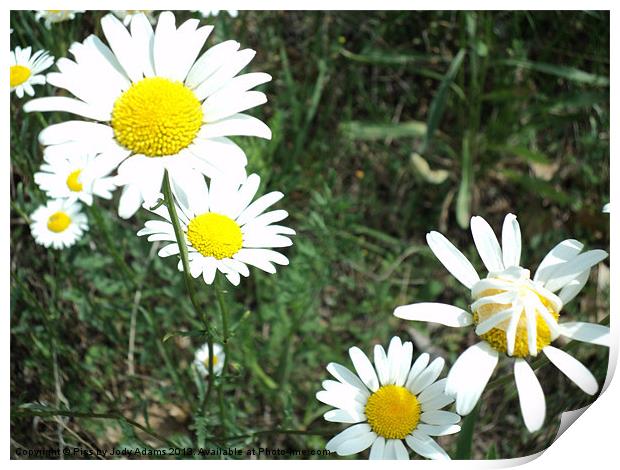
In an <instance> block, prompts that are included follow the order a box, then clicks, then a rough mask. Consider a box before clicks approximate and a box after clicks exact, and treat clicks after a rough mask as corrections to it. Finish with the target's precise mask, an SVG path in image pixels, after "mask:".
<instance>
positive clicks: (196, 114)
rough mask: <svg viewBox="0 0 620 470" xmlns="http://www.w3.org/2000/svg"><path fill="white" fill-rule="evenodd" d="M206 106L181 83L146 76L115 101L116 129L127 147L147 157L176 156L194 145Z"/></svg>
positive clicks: (113, 113) (112, 122) (113, 117)
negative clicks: (190, 145)
mask: <svg viewBox="0 0 620 470" xmlns="http://www.w3.org/2000/svg"><path fill="white" fill-rule="evenodd" d="M202 117H203V113H202V106H201V104H200V101H198V98H196V95H194V92H193V91H192V90H190V89H189V88H187V87H186V86H185V85H183V83H181V82H174V81H171V80H168V79H166V78H161V77H151V78H144V79H142V80H140V81H139V82H136V83H134V84H132V85H131V87H130V88H129V89H128V90H127V91H125V92H124V93H123V94H122V95H121V96H120V97H119V98H118V99H117V100H116V102H115V103H114V108H113V109H112V121H111V124H112V128H113V129H114V136H115V137H116V140H118V142H119V143H120V144H121V145H123V146H124V147H125V148H127V149H129V150H131V151H132V152H134V153H136V154H142V155H146V156H147V157H162V156H164V155H175V154H177V153H178V152H179V151H181V150H183V149H184V148H185V147H187V146H188V145H189V144H191V143H192V142H193V141H194V139H195V138H196V135H197V134H198V130H199V129H200V126H201V125H202Z"/></svg>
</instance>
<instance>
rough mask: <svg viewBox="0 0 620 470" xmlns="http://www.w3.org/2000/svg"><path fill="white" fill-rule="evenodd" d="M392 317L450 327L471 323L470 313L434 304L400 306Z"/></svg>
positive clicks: (446, 305) (445, 305)
mask: <svg viewBox="0 0 620 470" xmlns="http://www.w3.org/2000/svg"><path fill="white" fill-rule="evenodd" d="M394 316H397V317H398V318H402V319H404V320H413V321H425V322H430V323H439V324H441V325H445V326H452V327H463V326H469V325H471V324H472V322H473V319H472V316H471V313H469V312H467V311H465V310H463V309H462V308H459V307H455V306H454V305H448V304H440V303H436V302H421V303H416V304H409V305H401V306H400V307H397V308H396V309H395V310H394Z"/></svg>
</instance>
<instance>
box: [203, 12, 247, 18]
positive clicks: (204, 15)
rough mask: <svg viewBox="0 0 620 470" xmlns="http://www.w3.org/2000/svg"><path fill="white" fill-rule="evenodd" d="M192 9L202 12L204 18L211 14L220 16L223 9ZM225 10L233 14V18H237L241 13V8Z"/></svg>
mask: <svg viewBox="0 0 620 470" xmlns="http://www.w3.org/2000/svg"><path fill="white" fill-rule="evenodd" d="M192 11H194V12H198V13H200V15H201V16H202V17H203V18H209V17H210V16H218V15H219V14H220V11H222V10H192ZM224 11H225V12H226V13H228V14H229V15H230V16H232V17H233V18H236V17H237V15H238V14H239V10H224Z"/></svg>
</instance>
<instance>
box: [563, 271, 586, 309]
mask: <svg viewBox="0 0 620 470" xmlns="http://www.w3.org/2000/svg"><path fill="white" fill-rule="evenodd" d="M590 271H591V270H590V269H586V270H585V271H583V272H582V273H581V274H580V275H579V276H577V277H576V278H575V279H573V280H572V281H570V282H568V283H566V285H565V286H564V287H562V290H561V291H560V293H559V294H558V297H560V300H562V303H563V304H564V305H566V304H567V303H569V302H570V301H571V300H573V299H574V298H575V297H577V294H579V292H581V289H583V288H584V286H585V285H586V282H588V279H589V277H590Z"/></svg>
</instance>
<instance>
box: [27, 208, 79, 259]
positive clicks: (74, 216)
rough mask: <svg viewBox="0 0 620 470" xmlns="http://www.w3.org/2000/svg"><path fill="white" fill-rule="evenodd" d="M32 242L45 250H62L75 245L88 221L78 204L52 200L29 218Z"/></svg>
mask: <svg viewBox="0 0 620 470" xmlns="http://www.w3.org/2000/svg"><path fill="white" fill-rule="evenodd" d="M30 218H31V220H32V222H31V224H30V231H31V232H32V236H33V237H34V240H35V241H36V242H37V243H38V244H39V245H43V246H44V247H46V248H50V247H51V248H54V249H63V248H68V247H70V246H72V245H73V244H75V243H76V242H77V241H78V240H79V239H80V238H82V236H83V235H84V232H86V231H87V230H88V219H87V218H86V215H84V214H83V213H82V211H81V206H80V204H79V203H75V202H73V203H71V202H69V201H67V200H66V199H52V200H50V201H48V202H47V204H46V205H44V206H40V207H39V208H38V209H37V210H35V211H34V212H33V213H32V215H31V216H30Z"/></svg>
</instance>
